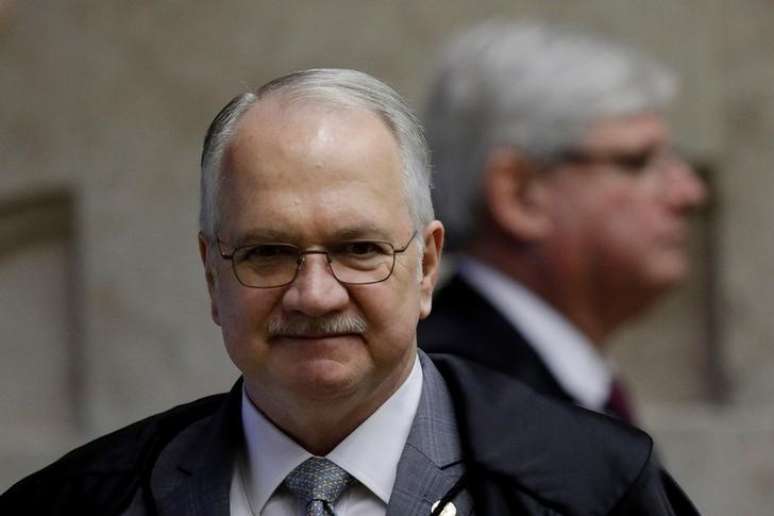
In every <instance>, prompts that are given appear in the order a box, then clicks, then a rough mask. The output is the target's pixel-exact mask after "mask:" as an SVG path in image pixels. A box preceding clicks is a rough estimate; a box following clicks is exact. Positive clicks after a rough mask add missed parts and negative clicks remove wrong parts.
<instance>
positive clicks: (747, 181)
mask: <svg viewBox="0 0 774 516" xmlns="http://www.w3.org/2000/svg"><path fill="white" fill-rule="evenodd" d="M493 16H507V17H525V16H526V17H532V18H541V19H549V20H557V21H565V22H568V23H572V24H574V25H577V26H579V27H585V28H588V29H592V30H597V31H600V32H601V33H604V34H607V35H609V36H612V37H615V38H619V39H623V40H626V41H629V42H630V43H632V44H634V45H637V46H639V47H641V48H643V49H644V50H646V51H647V52H649V53H652V54H654V55H655V56H656V57H658V58H660V59H662V60H664V61H666V62H668V63H671V64H672V65H674V66H675V67H676V68H677V69H679V70H680V71H681V73H682V74H683V77H684V95H683V97H682V100H681V102H680V103H679V105H677V106H676V108H675V110H674V113H672V115H673V120H674V122H675V127H676V132H677V134H678V139H679V140H680V141H681V142H682V143H683V144H684V145H686V146H687V147H688V148H690V149H691V150H692V151H693V152H695V153H696V154H697V155H699V156H701V157H702V158H704V159H706V160H709V161H710V162H711V163H712V164H713V166H714V167H715V168H716V170H717V171H718V172H719V175H718V177H717V183H718V186H719V195H718V197H717V199H716V202H717V204H716V207H717V209H718V211H717V214H718V225H717V237H716V244H717V247H718V249H719V258H720V262H719V275H718V276H717V279H718V285H719V287H720V292H719V294H718V300H719V303H720V305H719V306H720V308H721V309H720V310H718V312H717V313H716V314H715V315H714V316H713V317H716V318H717V322H718V324H719V326H720V327H721V328H722V329H723V330H724V332H723V342H722V343H723V345H724V346H725V351H724V353H725V356H726V357H727V362H726V365H727V370H728V372H729V374H730V376H731V380H732V386H733V391H730V395H729V398H728V402H727V403H726V404H724V405H716V404H712V403H709V402H708V401H707V396H706V381H705V380H706V374H705V372H704V370H703V369H702V368H703V357H704V353H705V351H704V349H703V345H704V344H703V342H704V339H705V337H706V336H705V335H704V334H703V328H704V324H705V321H704V319H702V318H703V317H704V316H705V312H704V311H703V308H702V306H703V305H702V304H701V303H702V299H703V296H704V295H705V288H704V287H705V286H704V285H703V282H702V280H701V278H699V277H698V276H697V277H696V278H694V280H693V282H692V283H691V284H690V285H689V286H688V287H687V288H686V289H684V290H683V291H681V292H677V293H676V294H675V295H674V296H673V297H672V298H671V299H669V300H667V302H666V303H665V304H664V305H662V306H660V307H659V308H658V309H657V310H656V311H654V313H653V314H651V315H650V316H649V318H648V319H646V320H644V321H642V323H641V324H640V325H638V326H636V327H633V328H632V329H630V330H629V331H628V332H626V334H623V335H621V336H620V340H621V342H620V345H619V346H617V353H616V354H617V357H618V359H619V361H620V362H621V365H622V368H623V369H624V370H625V371H626V372H627V374H628V376H629V377H630V380H631V381H632V383H633V385H634V387H635V389H636V394H637V397H638V398H639V400H640V401H641V404H642V406H643V412H644V417H645V422H646V424H647V426H648V427H649V428H650V429H651V430H652V431H653V433H654V434H655V435H656V437H657V439H658V441H659V443H660V445H661V447H662V449H663V455H664V456H665V457H666V458H667V462H668V463H669V465H670V467H671V469H672V470H673V471H674V472H675V474H676V475H677V476H678V478H679V479H680V481H681V483H682V484H683V485H684V486H685V487H686V489H687V490H688V492H689V493H690V494H691V495H692V496H693V497H694V498H695V499H696V500H697V502H698V504H699V505H700V507H701V508H702V509H703V510H704V511H705V512H706V514H711V515H712V514H714V515H721V514H764V513H766V512H767V511H769V510H770V507H771V506H772V505H774V489H772V488H774V446H772V445H773V444H774V423H772V421H774V401H772V400H774V382H772V381H771V380H770V377H771V373H772V370H773V369H774V350H772V349H773V348H772V347H771V345H770V344H769V343H770V342H771V340H772V339H771V337H772V332H774V324H772V322H771V317H770V312H771V309H770V306H771V305H772V302H773V301H774V274H772V272H773V271H772V269H774V234H773V233H774V232H772V231H771V230H770V229H769V228H770V227H771V222H770V221H771V220H772V218H774V217H773V216H774V213H772V211H771V208H770V203H769V197H770V193H771V192H772V191H774V175H772V174H770V173H769V171H770V169H771V168H772V166H774V145H772V143H771V142H772V137H773V135H774V90H772V87H771V84H773V83H774V60H772V59H771V55H770V54H771V52H770V49H771V48H774V37H772V36H771V31H770V27H771V26H772V23H773V22H774V5H772V4H771V3H770V2H766V1H764V0H741V1H738V2H730V1H727V2H726V1H721V0H683V1H680V2H667V1H659V2H639V1H627V2H619V1H616V0H606V1H592V2H589V1H583V2H580V1H564V2H545V1H541V0H531V1H523V2H514V1H507V2H506V1H495V0H489V1H477V2H469V1H440V0H435V1H432V0H426V1H397V0H395V1H386V0H385V1H372V2H362V1H359V0H352V1H346V2H345V1H333V2H318V1H311V0H310V1H286V2H280V1H273V0H272V1H269V0H266V1H253V0H244V1H236V0H233V1H222V2H183V1H167V2H156V1H151V0H143V1H139V0H138V1H134V2H119V1H98V0H92V1H86V0H71V1H69V2H59V1H53V0H49V1H44V0H39V1H37V0H35V1H20V0H19V1H16V2H13V1H10V0H5V1H4V2H0V70H1V71H0V96H1V97H2V99H3V101H2V109H0V203H2V201H3V200H6V199H10V198H14V197H18V196H22V195H26V194H28V193H32V194H35V193H36V192H39V191H43V190H47V189H50V188H67V189H69V190H70V191H71V192H72V193H73V195H74V196H75V199H76V205H77V210H78V211H77V217H78V218H77V222H78V224H77V231H78V233H77V235H76V242H77V248H78V251H79V264H80V265H79V266H80V267H81V277H80V278H79V289H80V294H78V296H80V297H78V296H76V298H77V299H76V301H77V302H78V308H79V310H80V311H81V313H82V317H83V329H82V338H81V339H79V342H80V345H81V346H82V349H81V352H82V354H81V355H79V356H80V357H81V358H80V359H79V360H81V361H82V364H81V367H80V369H79V374H80V377H79V378H78V380H79V381H80V382H81V384H82V385H83V389H81V390H78V389H75V390H72V389H71V390H67V389H62V390H60V391H57V392H58V396H59V398H55V402H54V403H55V404H57V403H61V404H64V405H67V404H68V403H69V404H76V405H77V406H78V407H80V408H81V409H82V416H81V418H80V422H79V423H78V422H76V423H73V425H74V426H75V429H74V430H72V429H71V428H70V427H68V426H67V425H68V424H70V422H66V421H65V422H63V423H62V425H63V426H62V428H61V429H57V428H59V427H56V426H54V427H52V428H53V429H49V430H48V433H47V434H46V435H40V436H36V435H37V434H32V433H28V432H26V431H25V426H27V427H28V426H34V425H36V421H38V419H35V418H38V417H39V414H37V413H36V412H35V410H33V409H28V410H23V409H21V408H14V409H12V410H11V412H12V413H9V412H8V411H4V413H1V414H0V435H3V436H4V437H3V441H4V442H5V445H4V448H3V447H0V453H2V452H3V450H7V449H8V448H10V447H15V448H17V449H18V448H19V447H20V446H21V447H29V448H38V446H39V445H40V446H39V449H41V450H45V452H43V453H32V452H29V453H25V454H22V455H24V457H21V458H20V456H19V454H17V455H16V456H15V457H16V459H14V461H15V462H9V461H5V460H0V489H3V488H4V487H5V486H7V485H8V484H9V483H10V481H11V480H12V479H14V478H16V477H18V476H20V475H21V474H22V473H26V472H27V471H29V470H30V469H31V468H33V467H36V466H38V465H40V464H42V463H44V462H45V461H47V460H49V459H51V458H53V457H54V456H55V455H57V454H59V453H60V452H61V451H64V449H65V448H67V447H68V446H70V445H71V444H74V443H76V442H79V441H82V440H84V439H86V438H87V437H90V436H94V435H96V434H99V433H102V432H104V431H106V430H109V429H111V428H114V427H116V426H117V425H120V424H123V423H126V422H129V421H131V420H134V419H137V418H139V417H142V416H144V415H147V414H148V413H150V412H152V411H157V410H161V409H163V408H166V407H168V406H170V405H171V404H173V403H175V402H179V401H183V400H188V399H191V398H193V397H195V396H200V395H204V394H207V393H210V392H213V391H222V390H224V389H226V388H228V387H229V385H230V383H231V381H232V380H233V379H234V378H235V377H236V372H235V370H234V369H233V366H231V364H230V363H229V362H228V360H227V358H226V356H225V354H224V353H223V352H222V349H221V344H220V338H219V335H218V332H217V331H216V328H215V327H214V326H213V325H212V324H211V323H210V321H209V318H208V311H207V303H206V292H205V289H204V284H203V278H202V273H201V271H200V266H199V263H198V258H197V254H196V245H195V235H196V225H195V213H196V207H197V203H196V195H197V188H198V185H197V175H198V168H197V162H198V152H199V147H200V143H201V138H202V135H203V131H204V129H205V128H206V125H207V123H208V122H209V120H210V118H211V117H212V116H213V115H214V113H215V112H216V111H217V110H218V109H219V108H220V107H221V106H222V105H223V104H224V103H225V101H226V100H227V99H229V98H230V97H231V96H233V95H234V94H236V93H238V92H241V91H243V90H244V89H246V88H247V87H248V86H251V85H256V84H259V83H261V82H263V81H265V80H267V79H269V78H271V77H273V76H276V75H278V74H281V73H284V72H287V71H290V70H294V69H299V68H305V67H310V66H343V67H354V68H359V69H362V70H364V71H368V72H370V73H373V74H375V75H376V76H378V77H380V78H383V79H384V80H386V81H387V82H389V83H391V84H393V85H394V86H396V87H397V88H398V89H399V90H400V91H401V92H403V93H404V94H405V96H406V97H407V98H408V99H409V101H410V102H411V103H413V104H414V105H415V106H420V105H421V101H422V98H423V91H424V88H425V86H426V83H427V81H428V78H429V75H430V70H431V65H432V62H433V59H434V54H435V52H436V50H437V49H438V47H439V45H441V44H442V42H444V41H445V40H446V39H448V37H449V36H450V35H451V34H453V32H454V31H456V30H458V29H461V28H464V27H466V26H468V25H469V24H471V23H473V22H475V21H477V20H481V19H485V18H490V17H493ZM36 253H37V254H36ZM52 253H53V254H47V253H43V254H42V255H41V253H40V249H35V248H25V249H24V250H19V252H18V253H16V254H14V255H8V256H6V255H2V254H0V281H2V282H3V283H2V284H0V293H2V295H3V296H4V297H0V303H10V304H12V305H14V306H16V305H15V300H16V299H17V296H20V295H22V294H21V293H23V292H28V291H29V292H32V293H37V294H39V295H44V294H45V293H46V292H51V294H52V295H51V296H50V297H47V298H46V299H47V301H46V304H44V305H41V308H40V309H39V310H40V312H41V313H40V314H38V315H39V316H40V317H50V318H51V319H52V320H53V319H55V318H56V317H58V315H57V314H58V313H59V312H58V311H57V310H59V309H61V307H62V304H65V305H68V303H71V302H74V301H72V300H71V298H70V295H71V292H70V291H68V290H67V289H66V288H64V287H61V285H62V283H61V281H62V280H61V278H60V277H59V276H57V275H56V272H50V274H49V276H45V275H35V274H30V273H28V272H24V273H14V271H16V270H21V269H19V267H20V265H19V262H20V261H21V262H22V263H25V264H27V266H29V265H30V264H34V263H40V264H48V265H41V267H44V268H46V270H51V269H53V270H54V271H56V270H60V269H57V267H60V265H56V264H57V263H60V262H58V261H57V260H58V259H59V258H57V255H56V251H52ZM697 255H699V256H702V254H701V253H700V252H697ZM35 260H38V262H36V261H35ZM700 265H702V266H704V264H700ZM62 267H64V266H63V265H62ZM22 269H23V267H22ZM24 270H29V267H28V268H27V269H24ZM697 270H699V271H701V270H702V267H701V266H700V267H699V268H698V269H697ZM20 275H21V278H20ZM6 278H9V279H7V280H6ZM57 278H58V279H57ZM57 285H59V286H57ZM63 288H64V290H62V289H63ZM57 289H59V290H57ZM41 293H42V294H41ZM30 296H32V294H30ZM32 297H34V296H32ZM44 297H45V296H44ZM25 299H26V298H25ZM57 299H58V300H59V301H58V302H55V301H52V300H57ZM57 303H58V304H57ZM2 306H4V305H2V304H0V307H2ZM17 308H18V307H17ZM31 309H32V308H28V309H27V310H31ZM46 311H48V312H46ZM49 312H50V313H49ZM46 313H48V315H46ZM13 314H14V312H12V311H10V310H8V311H6V310H3V313H1V314H0V334H2V335H3V336H4V339H3V341H2V344H0V346H3V347H2V348H0V352H2V353H3V355H2V356H3V357H4V359H5V358H6V357H13V356H14V355H13V354H12V353H19V349H20V344H25V343H24V342H21V343H20V341H27V340H29V341H30V346H32V347H33V348H34V350H36V351H34V353H39V352H40V350H41V349H44V350H45V349H46V346H48V347H49V348H50V349H51V351H50V353H46V354H44V356H39V355H37V354H30V355H28V356H26V358H24V359H20V360H22V361H24V360H26V361H27V362H25V363H33V364H34V363H35V362H39V363H40V367H39V368H37V369H35V370H34V371H33V372H29V371H24V372H23V371H22V370H21V368H10V371H6V369H9V368H4V369H2V371H3V374H4V375H11V377H13V378H14V381H15V382H17V383H18V384H19V385H24V384H30V385H32V386H33V387H34V388H32V387H31V388H30V389H27V390H25V389H21V390H19V392H23V393H24V396H25V397H26V396H30V395H32V396H33V397H34V396H41V397H43V396H49V394H47V393H50V392H54V391H56V382H57V381H58V380H57V378H59V376H58V375H63V374H65V373H64V372H63V371H64V369H65V368H67V367H69V366H68V365H67V361H68V355H67V354H65V355H64V356H63V348H62V346H64V344H63V343H61V342H59V340H60V339H59V337H57V333H56V331H58V330H52V331H49V332H43V331H41V332H31V331H29V330H30V328H29V324H30V323H29V322H27V321H28V319H26V318H23V317H19V316H17V315H13ZM14 350H15V351H14ZM31 353H32V352H31ZM14 360H16V359H14ZM46 362H49V363H46ZM4 381H8V379H7V377H6V378H4ZM6 396H7V397H8V396H10V395H6ZM47 399H48V398H47ZM18 401H19V398H18V396H17V398H15V399H13V400H12V399H10V398H9V399H6V400H4V401H3V403H4V404H3V405H0V406H2V407H6V406H13V407H17V405H14V403H17V402H18ZM37 402H38V400H34V401H33V400H31V401H30V402H29V403H31V404H32V403H37ZM36 414H37V415H36ZM52 414H56V412H55V411H54V412H52V413H50V414H49V416H51V415H52ZM25 417H29V418H30V419H29V420H24V419H22V418H25ZM62 418H63V419H66V416H62ZM20 421H21V422H22V423H24V424H20ZM5 436H10V437H7V438H6V437H5ZM44 442H45V443H47V444H43V443H44ZM11 443H13V444H11Z"/></svg>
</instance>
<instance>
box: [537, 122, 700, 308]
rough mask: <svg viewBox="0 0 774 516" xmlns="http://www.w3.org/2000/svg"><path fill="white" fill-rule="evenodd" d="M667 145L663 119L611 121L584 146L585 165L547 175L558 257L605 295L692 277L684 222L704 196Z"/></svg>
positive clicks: (565, 166) (568, 166)
mask: <svg viewBox="0 0 774 516" xmlns="http://www.w3.org/2000/svg"><path fill="white" fill-rule="evenodd" d="M669 146H670V141H669V134H668V130H667V127H666V125H665V122H664V120H663V119H662V118H661V117H660V116H657V115H654V114H644V115H638V116H633V117H625V118H614V119H608V120H604V121H602V122H600V123H598V124H597V125H595V126H593V127H592V128H591V129H590V130H589V132H588V134H587V138H586V139H585V141H584V142H583V144H582V146H581V147H580V149H579V152H580V153H581V154H582V155H583V156H585V157H586V158H587V159H581V160H578V161H572V160H571V161H569V162H567V163H566V164H563V165H561V166H559V167H558V168H557V170H555V171H553V173H551V174H549V175H548V179H547V181H546V185H547V187H548V188H547V192H548V196H549V198H550V199H551V201H552V202H551V206H552V210H553V219H554V225H555V231H554V234H553V235H552V245H553V246H554V252H557V253H559V254H560V256H561V258H559V260H560V261H562V262H563V265H564V266H566V267H573V268H575V272H576V273H578V274H582V275H586V277H588V278H589V279H590V280H591V281H593V282H595V283H596V285H597V286H598V287H599V289H600V291H601V292H602V293H603V294H606V295H615V294H617V293H622V292H624V293H626V292H629V293H631V292H636V291H640V292H643V293H644V292H647V291H652V292H657V291H660V290H663V289H665V288H668V287H670V286H672V285H674V284H675V283H676V282H677V281H679V280H680V279H682V278H683V276H684V275H685V273H686V270H687V267H688V259H687V250H686V244H687V242H686V238H687V234H686V232H687V226H686V224H687V221H686V218H687V215H688V214H689V213H690V212H691V211H692V209H694V208H696V207H697V206H699V205H700V204H701V203H702V202H703V200H704V198H705V189H704V185H703V183H702V182H701V181H700V180H699V179H698V178H697V177H696V175H695V174H694V172H693V170H692V169H691V168H689V166H688V165H687V164H686V163H685V162H684V161H682V160H681V159H680V158H679V157H677V156H675V155H673V154H670V149H669ZM645 156H650V159H646V160H643V159H641V158H642V157H645ZM621 158H623V159H621Z"/></svg>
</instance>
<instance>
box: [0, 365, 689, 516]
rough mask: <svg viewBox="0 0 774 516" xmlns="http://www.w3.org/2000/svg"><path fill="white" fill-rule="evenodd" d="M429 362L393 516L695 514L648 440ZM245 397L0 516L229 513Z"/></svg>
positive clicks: (231, 397)
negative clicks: (443, 515)
mask: <svg viewBox="0 0 774 516" xmlns="http://www.w3.org/2000/svg"><path fill="white" fill-rule="evenodd" d="M433 363H435V365H436V366H438V369H436V367H435V366H434V365H433ZM433 363H431V362H430V361H429V360H428V359H427V358H426V357H422V366H423V373H424V381H423V387H422V396H421V399H420V405H419V408H418V410H417V414H416V416H415V418H414V422H413V425H412V429H411V432H410V435H409V438H408V441H407V443H406V447H405V448H404V451H403V455H402V456H401V459H400V462H399V465H398V475H397V480H396V484H395V486H394V489H393V493H392V496H391V499H390V503H389V506H388V509H387V514H388V516H413V515H417V516H419V515H427V514H430V506H431V504H432V503H433V502H434V501H435V500H437V499H439V498H443V500H444V502H442V504H441V505H443V503H445V502H446V501H450V502H451V503H453V504H455V506H456V507H457V514H459V515H461V516H462V515H468V516H469V515H471V514H473V511H475V514H477V515H479V516H499V515H509V514H514V515H515V514H518V515H559V514H562V515H574V516H581V515H584V516H588V515H608V514H609V515H622V516H623V515H628V516H631V515H651V516H660V515H694V514H696V512H695V510H694V509H693V508H692V506H691V504H690V502H689V501H688V500H687V499H686V498H685V497H684V495H683V494H682V492H681V491H680V489H679V488H678V487H677V486H676V485H675V484H674V483H673V482H672V481H671V479H670V478H669V476H668V475H667V474H666V473H664V472H663V471H662V470H661V468H660V467H659V466H658V464H657V463H656V462H655V461H654V460H653V459H652V442H651V440H650V438H649V437H648V436H647V435H645V434H644V433H642V432H640V431H638V430H635V429H633V428H630V427H627V426H624V425H620V424H618V423H616V422H615V421H613V420H611V419H609V418H606V417H604V416H600V415H597V414H594V413H591V412H588V411H585V410H583V409H580V408H577V407H574V406H571V405H566V404H558V403H555V402H553V401H550V400H548V399H544V398H542V397H540V396H538V395H536V394H535V393H534V392H533V391H531V390H529V389H527V388H525V387H523V386H522V385H521V384H519V383H518V382H515V381H513V380H512V379H510V378H508V377H507V376H505V375H501V374H498V373H496V372H493V371H491V370H489V369H486V368H482V367H480V366H477V365H475V364H471V363H469V362H467V361H464V360H460V359H459V358H456V357H450V356H438V357H434V358H433ZM439 371H440V374H439ZM240 391H241V383H237V385H236V386H235V387H234V389H232V391H231V393H229V394H228V395H218V396H213V397H209V398H205V399H202V400H199V401H196V402H193V403H190V404H187V405H182V406H180V407H176V408H174V409H172V410H170V411H168V412H165V413H163V414H160V415H156V416H153V417H151V418H149V419H146V420H143V421H141V422H139V423H135V424H134V425H131V426H129V427H127V428H125V429H123V430H119V431H118V432H115V433H113V434H110V435H108V436H106V437H103V438H101V439H98V440H96V441H94V442H92V443H90V444H87V445H86V446H84V447H82V448H80V449H78V450H75V451H74V452H71V453H70V454H68V455H66V456H65V457H64V458H62V459H60V460H59V461H57V462H56V463H54V464H53V465H51V466H49V467H48V468H46V469H44V470H42V471H40V472H38V473H36V474H34V475H32V476H31V477H28V478H27V479H25V480H22V481H21V482H19V483H18V484H16V485H15V486H13V487H12V488H11V489H10V490H9V491H8V492H6V493H5V494H4V495H3V496H2V497H0V514H3V515H5V514H35V515H65V514H67V515H71V514H78V515H79V516H87V515H97V514H99V515H100V516H111V515H117V514H124V515H138V516H139V515H156V514H158V515H170V516H172V515H184V514H185V515H197V514H198V515H208V516H210V515H213V516H217V515H228V502H229V485H230V481H231V473H232V471H233V464H234V463H233V460H234V456H235V452H236V451H237V449H238V447H239V446H241V443H242V441H243V438H242V435H241V431H242V430H241V422H240V411H239V406H240V402H241V392H240Z"/></svg>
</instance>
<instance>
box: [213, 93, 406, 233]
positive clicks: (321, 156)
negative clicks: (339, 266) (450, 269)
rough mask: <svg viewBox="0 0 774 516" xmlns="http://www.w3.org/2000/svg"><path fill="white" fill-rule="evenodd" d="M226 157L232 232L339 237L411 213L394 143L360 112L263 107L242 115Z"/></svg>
mask: <svg viewBox="0 0 774 516" xmlns="http://www.w3.org/2000/svg"><path fill="white" fill-rule="evenodd" d="M225 158H226V159H225V162H224V178H223V180H224V181H223V186H222V189H221V190H222V195H221V206H222V210H223V212H224V214H225V215H227V218H228V219H229V221H230V222H232V223H233V224H236V226H237V227H236V231H244V230H252V229H255V227H254V226H259V227H260V229H270V230H274V231H278V230H279V229H280V226H281V229H282V230H283V231H285V230H287V231H288V232H289V233H294V234H295V233H313V232H315V231H317V230H318V229H319V228H320V227H323V226H327V227H328V228H329V229H330V231H334V230H338V231H340V230H342V226H344V225H347V224H351V225H361V226H371V227H373V226H379V225H382V226H385V225H389V224H390V223H392V222H395V221H396V220H400V219H401V218H402V216H403V215H407V213H408V208H407V205H406V196H405V195H404V185H403V176H402V160H401V157H400V152H399V148H398V145H397V142H396V140H395V137H394V136H393V134H392V132H391V131H390V129H389V128H388V127H387V126H386V124H385V122H384V121H383V120H382V119H381V118H380V117H379V116H378V115H376V114H374V113H372V112H370V111H367V110H365V109H354V108H343V107H339V106H331V105H326V104H321V103H315V102H289V101H286V100H284V99H281V98H279V99H268V100H264V101H261V102H259V103H258V104H256V105H255V106H253V107H252V108H251V109H250V110H249V111H248V112H247V113H246V114H245V115H244V116H243V119H242V120H241V121H240V124H239V126H238V128H237V132H236V134H235V136H234V139H233V141H232V143H231V145H230V146H229V149H228V150H227V152H226V156H225ZM391 219H393V220H391Z"/></svg>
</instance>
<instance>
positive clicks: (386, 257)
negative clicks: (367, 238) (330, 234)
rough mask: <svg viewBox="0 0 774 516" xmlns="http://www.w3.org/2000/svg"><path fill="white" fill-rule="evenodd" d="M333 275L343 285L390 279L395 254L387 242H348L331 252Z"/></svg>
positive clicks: (332, 249) (337, 246)
mask: <svg viewBox="0 0 774 516" xmlns="http://www.w3.org/2000/svg"><path fill="white" fill-rule="evenodd" d="M329 256H330V258H331V268H332V269H333V274H334V275H335V276H336V278H337V279H338V280H339V281H341V282H342V283H351V284H358V283H361V284H362V283H378V282H380V281H384V280H386V279H387V278H389V277H390V274H391V273H392V268H393V264H394V263H395V253H394V251H393V248H392V246H391V245H390V244H388V243H386V242H346V243H342V244H339V245H336V246H334V247H333V248H331V249H330V250H329Z"/></svg>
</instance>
